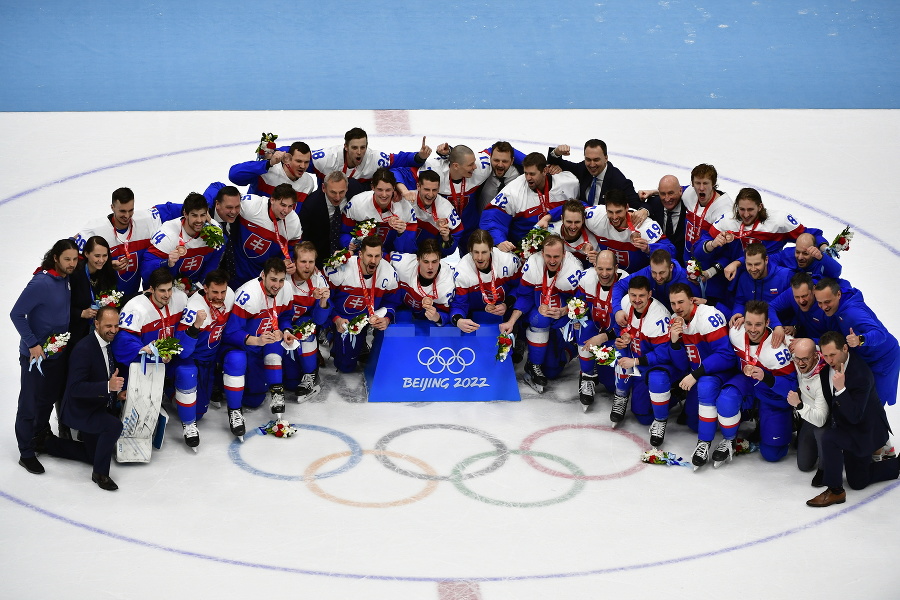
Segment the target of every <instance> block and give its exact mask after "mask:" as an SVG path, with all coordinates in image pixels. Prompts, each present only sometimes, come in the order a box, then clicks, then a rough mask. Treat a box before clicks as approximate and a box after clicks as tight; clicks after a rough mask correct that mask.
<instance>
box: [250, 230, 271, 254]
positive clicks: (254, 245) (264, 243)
mask: <svg viewBox="0 0 900 600" xmlns="http://www.w3.org/2000/svg"><path fill="white" fill-rule="evenodd" d="M271 246H272V242H270V241H269V240H267V239H265V238H263V237H262V236H260V235H258V234H256V233H253V234H251V235H250V237H248V238H247V241H245V242H244V253H245V254H246V255H247V256H248V257H250V258H255V257H257V256H262V255H264V254H265V253H266V252H268V251H269V248H270V247H271Z"/></svg>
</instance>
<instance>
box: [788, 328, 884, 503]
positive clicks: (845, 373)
mask: <svg viewBox="0 0 900 600" xmlns="http://www.w3.org/2000/svg"><path fill="white" fill-rule="evenodd" d="M845 337H846V336H845V335H844V334H843V333H841V332H838V331H826V332H825V333H824V334H823V335H822V338H821V340H820V341H819V346H820V348H821V349H822V358H823V359H825V362H826V363H828V367H829V368H827V369H822V370H821V371H820V372H819V380H820V381H821V384H822V392H823V393H824V394H825V401H826V402H830V406H831V414H830V416H829V427H828V430H827V431H825V433H824V434H823V435H822V465H823V466H822V469H823V470H824V471H825V476H824V478H823V483H825V485H827V486H828V487H827V489H826V490H825V491H824V492H822V493H821V494H819V495H818V496H816V497H815V498H812V499H810V500H808V501H807V502H806V505H807V506H813V507H816V508H821V507H825V506H831V505H832V504H842V503H843V502H845V501H846V499H847V493H846V492H845V491H844V486H843V485H842V483H843V478H842V477H841V474H842V473H841V472H842V471H845V472H846V475H847V485H849V486H850V489H853V490H861V489H863V488H865V487H867V486H868V485H869V484H872V483H875V482H877V481H889V480H892V479H897V476H898V475H900V459H897V457H892V458H888V459H885V460H880V461H873V460H872V454H873V452H875V451H877V450H879V449H880V448H882V447H883V446H884V444H885V440H887V438H888V432H889V431H890V425H889V424H888V420H887V415H885V413H884V407H883V406H882V400H881V399H879V397H878V391H877V389H876V383H875V377H874V375H873V373H872V371H871V369H869V365H868V364H867V362H866V361H865V360H864V359H863V358H862V357H861V356H860V355H859V353H858V352H857V351H856V350H852V351H851V349H850V347H849V345H848V344H847V342H846V339H845ZM894 383H895V384H896V381H895V382H894Z"/></svg>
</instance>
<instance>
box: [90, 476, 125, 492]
mask: <svg viewBox="0 0 900 600" xmlns="http://www.w3.org/2000/svg"><path fill="white" fill-rule="evenodd" d="M91 481H93V482H94V483H96V484H97V485H98V486H100V489H101V490H106V491H109V492H114V491H116V490H117V489H119V486H117V485H116V482H115V481H113V480H112V479H110V478H109V475H100V474H99V473H91Z"/></svg>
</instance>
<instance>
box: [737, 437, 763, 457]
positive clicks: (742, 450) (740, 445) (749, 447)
mask: <svg viewBox="0 0 900 600" xmlns="http://www.w3.org/2000/svg"><path fill="white" fill-rule="evenodd" d="M758 451H759V444H755V443H753V442H749V441H747V440H745V439H743V438H737V439H736V440H734V453H735V454H752V453H753V452H758Z"/></svg>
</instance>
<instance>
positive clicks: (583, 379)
mask: <svg viewBox="0 0 900 600" xmlns="http://www.w3.org/2000/svg"><path fill="white" fill-rule="evenodd" d="M578 377H579V381H578V399H579V400H580V401H581V408H582V409H583V410H584V412H587V411H588V408H590V407H591V404H593V403H594V391H595V389H596V385H597V376H596V375H586V374H584V373H581V374H579V376H578Z"/></svg>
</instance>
